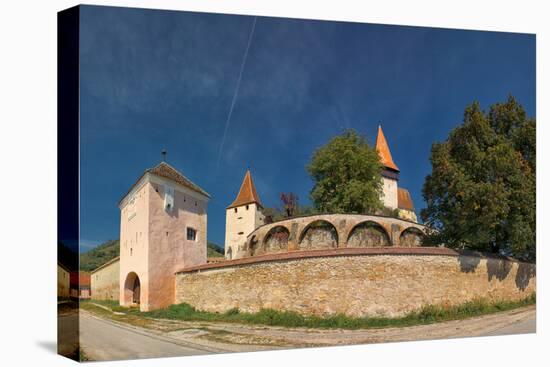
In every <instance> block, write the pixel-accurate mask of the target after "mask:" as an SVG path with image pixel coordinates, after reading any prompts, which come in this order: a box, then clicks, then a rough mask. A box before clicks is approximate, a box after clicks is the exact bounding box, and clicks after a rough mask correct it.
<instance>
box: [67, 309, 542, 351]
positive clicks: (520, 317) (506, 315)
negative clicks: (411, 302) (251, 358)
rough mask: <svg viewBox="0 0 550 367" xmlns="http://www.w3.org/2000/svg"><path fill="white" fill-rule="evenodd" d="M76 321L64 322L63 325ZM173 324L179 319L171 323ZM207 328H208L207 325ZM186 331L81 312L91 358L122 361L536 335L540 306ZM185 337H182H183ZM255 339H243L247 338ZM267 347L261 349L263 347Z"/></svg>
mask: <svg viewBox="0 0 550 367" xmlns="http://www.w3.org/2000/svg"><path fill="white" fill-rule="evenodd" d="M68 320H70V319H69V318H64V319H63V322H62V323H65V322H67V321H68ZM166 322H170V323H171V328H174V326H178V325H174V324H173V323H174V322H176V321H173V320H172V321H166ZM176 323H177V322H176ZM203 324H207V325H203ZM179 326H180V327H181V328H176V329H175V330H174V331H172V332H162V331H156V332H155V331H154V330H150V329H144V328H138V327H133V326H130V325H127V324H120V323H114V322H112V321H110V320H104V319H101V318H99V317H96V316H95V315H93V314H91V313H89V312H81V313H80V346H81V348H82V349H83V350H84V353H85V354H86V356H87V357H89V358H90V359H91V360H97V361H101V360H118V359H135V358H155V357H172V356H187V355H199V354H211V353H224V352H245V351H253V350H261V349H263V350H265V349H278V348H281V347H282V348H293V347H303V346H307V345H310V346H325V345H351V344H369V343H381V342H399V341H409V340H429V339H446V338H462V337H472V336H497V335H509V334H524V333H534V332H536V310H535V308H534V307H527V308H524V309H518V310H512V311H506V312H502V313H496V314H490V315H485V316H479V317H474V318H470V319H465V320H455V321H448V322H442V323H435V324H429V325H418V326H411V327H404V328H385V329H367V330H322V329H319V330H307V329H300V328H297V329H292V328H290V329H289V328H278V327H265V326H261V327H258V326H251V325H240V324H219V323H201V327H202V328H203V329H202V330H201V332H205V331H204V329H205V326H206V328H207V329H208V330H210V332H213V331H216V330H217V331H218V332H220V331H221V332H223V333H222V334H221V335H222V336H224V337H225V338H227V339H224V340H221V339H220V334H219V333H218V334H217V336H218V337H217V338H216V340H215V341H214V342H212V340H210V341H208V340H205V339H204V338H202V339H201V338H194V337H193V336H192V334H189V333H188V332H189V331H190V330H189V328H194V330H195V331H198V330H196V328H197V325H195V324H193V323H188V322H187V323H186V322H181V325H179ZM180 334H181V335H180ZM244 336H246V337H248V338H249V339H248V340H245V341H243V337H244ZM258 338H259V339H261V343H265V342H266V340H268V339H271V340H277V341H281V340H282V341H285V344H281V345H277V343H276V344H275V345H273V344H272V345H264V346H263V347H260V346H258V345H256V346H255V345H254V344H256V342H258V340H259V339H258ZM258 348H261V349H258Z"/></svg>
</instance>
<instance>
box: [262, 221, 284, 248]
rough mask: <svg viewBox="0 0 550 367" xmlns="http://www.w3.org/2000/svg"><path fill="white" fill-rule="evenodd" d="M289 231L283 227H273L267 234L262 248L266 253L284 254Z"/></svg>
mask: <svg viewBox="0 0 550 367" xmlns="http://www.w3.org/2000/svg"><path fill="white" fill-rule="evenodd" d="M289 237H290V231H289V230H288V228H286V227H284V226H275V227H273V228H271V229H270V230H269V232H267V234H266V235H265V238H264V247H265V251H266V252H267V253H275V252H284V251H287V249H288V238H289Z"/></svg>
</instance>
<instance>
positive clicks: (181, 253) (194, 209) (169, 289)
mask: <svg viewBox="0 0 550 367" xmlns="http://www.w3.org/2000/svg"><path fill="white" fill-rule="evenodd" d="M164 183H165V182H162V180H161V181H159V178H155V180H154V181H153V182H151V184H150V185H149V186H148V190H149V198H150V200H149V253H148V258H149V264H148V274H149V283H150V284H149V304H148V308H149V309H154V308H160V307H166V306H169V305H171V304H173V303H174V301H175V275H174V273H175V272H176V270H179V269H182V268H184V267H190V266H195V265H201V264H205V263H206V238H207V231H206V229H207V227H206V225H207V212H206V209H207V199H206V198H201V197H200V196H199V195H198V194H194V193H192V192H189V191H187V190H183V189H182V188H181V187H179V186H178V185H174V184H171V185H173V186H175V191H174V208H173V209H172V210H171V211H166V210H165V209H164ZM188 227H190V228H193V229H195V230H196V231H197V237H196V240H195V241H190V240H187V228H188Z"/></svg>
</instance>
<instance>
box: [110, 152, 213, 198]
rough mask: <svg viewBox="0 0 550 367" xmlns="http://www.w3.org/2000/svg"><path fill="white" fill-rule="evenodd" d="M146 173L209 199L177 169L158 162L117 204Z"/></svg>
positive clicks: (205, 193) (147, 170)
mask: <svg viewBox="0 0 550 367" xmlns="http://www.w3.org/2000/svg"><path fill="white" fill-rule="evenodd" d="M147 173H152V174H154V175H157V176H160V177H164V178H167V179H169V180H172V181H174V182H176V183H179V184H180V185H182V186H185V187H187V188H189V189H191V190H193V191H195V192H198V193H199V194H202V195H204V196H206V197H210V194H208V193H207V192H206V191H204V190H203V189H201V188H200V187H199V186H198V185H197V184H195V183H193V182H192V181H191V180H190V179H188V178H187V177H185V176H184V175H182V174H181V173H180V172H179V171H178V170H177V169H175V168H174V167H172V166H171V165H169V164H168V163H166V162H160V163H159V164H157V165H156V166H155V167H153V168H148V169H146V170H145V172H144V173H143V174H142V175H141V176H140V177H139V178H138V179H137V181H136V182H134V184H133V185H132V186H131V187H130V189H129V190H128V192H127V193H126V194H125V195H124V196H123V197H122V199H120V201H119V204H120V203H121V202H122V200H124V198H125V197H126V196H128V194H129V193H130V192H132V189H133V188H134V187H135V186H136V185H137V183H138V182H139V181H140V180H141V179H142V178H143V176H145V175H146V174H147Z"/></svg>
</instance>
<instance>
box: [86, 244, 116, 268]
mask: <svg viewBox="0 0 550 367" xmlns="http://www.w3.org/2000/svg"><path fill="white" fill-rule="evenodd" d="M119 254H120V244H119V242H118V240H109V241H107V242H105V243H102V244H101V245H99V246H97V247H96V248H94V249H92V250H90V251H88V252H85V253H81V254H80V270H82V271H92V270H94V269H95V268H97V267H98V266H100V265H103V264H105V263H106V262H107V261H109V260H112V259H114V258H115V257H117V256H119Z"/></svg>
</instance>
